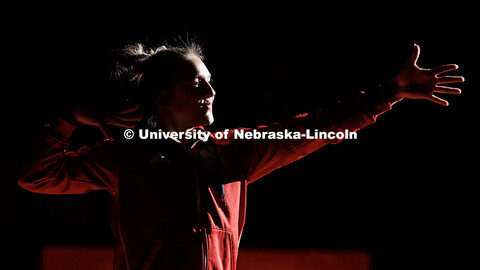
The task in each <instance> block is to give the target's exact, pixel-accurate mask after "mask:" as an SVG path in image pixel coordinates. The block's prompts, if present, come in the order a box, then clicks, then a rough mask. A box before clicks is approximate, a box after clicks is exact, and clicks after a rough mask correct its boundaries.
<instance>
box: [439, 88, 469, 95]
mask: <svg viewBox="0 0 480 270" xmlns="http://www.w3.org/2000/svg"><path fill="white" fill-rule="evenodd" d="M433 92H436V93H441V94H453V95H459V94H461V93H462V90H461V89H460V88H456V87H448V86H435V88H433Z"/></svg>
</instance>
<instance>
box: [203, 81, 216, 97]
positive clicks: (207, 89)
mask: <svg viewBox="0 0 480 270" xmlns="http://www.w3.org/2000/svg"><path fill="white" fill-rule="evenodd" d="M205 84H206V85H205V86H206V87H205V97H214V96H215V95H216V94H217V92H215V90H213V87H212V85H211V84H210V83H209V82H205Z"/></svg>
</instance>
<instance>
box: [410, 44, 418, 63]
mask: <svg viewBox="0 0 480 270" xmlns="http://www.w3.org/2000/svg"><path fill="white" fill-rule="evenodd" d="M419 56H420V46H418V45H417V44H413V52H412V55H411V56H410V60H409V61H408V62H409V63H410V64H411V65H412V66H416V65H417V60H418V57H419Z"/></svg>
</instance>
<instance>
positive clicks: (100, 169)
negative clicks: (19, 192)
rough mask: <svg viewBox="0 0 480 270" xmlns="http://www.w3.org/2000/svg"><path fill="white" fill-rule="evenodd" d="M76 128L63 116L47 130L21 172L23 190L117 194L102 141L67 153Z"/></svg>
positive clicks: (109, 162) (112, 173) (35, 145)
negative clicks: (71, 136)
mask: <svg viewBox="0 0 480 270" xmlns="http://www.w3.org/2000/svg"><path fill="white" fill-rule="evenodd" d="M75 128H76V125H73V124H71V123H70V122H68V121H66V120H64V119H63V118H60V117H58V118H57V119H56V120H55V121H54V122H53V123H52V125H50V126H49V127H46V128H45V130H44V131H43V132H42V134H40V137H39V138H38V141H37V142H36V143H35V144H34V146H33V148H32V149H31V152H30V154H29V156H28V157H27V159H26V160H25V162H24V164H23V166H22V168H21V170H20V171H19V177H18V183H19V185H20V186H21V187H23V188H24V189H26V190H28V191H31V192H35V193H46V194H82V193H87V192H89V191H91V190H108V191H109V192H110V193H111V194H115V190H116V187H115V183H116V180H115V179H116V175H115V173H114V172H113V170H112V168H113V166H112V164H111V161H110V160H109V159H108V158H107V155H106V154H105V153H106V151H105V145H104V143H103V142H98V143H97V144H95V145H93V146H83V147H81V148H79V149H78V150H77V151H67V150H66V149H67V147H68V146H69V142H70V135H71V134H72V133H73V131H74V130H75Z"/></svg>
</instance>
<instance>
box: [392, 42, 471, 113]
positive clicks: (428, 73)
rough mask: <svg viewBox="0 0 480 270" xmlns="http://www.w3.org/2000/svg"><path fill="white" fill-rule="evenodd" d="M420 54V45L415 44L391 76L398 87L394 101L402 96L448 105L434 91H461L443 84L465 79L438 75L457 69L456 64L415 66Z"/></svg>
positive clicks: (450, 92) (443, 92) (455, 93)
mask: <svg viewBox="0 0 480 270" xmlns="http://www.w3.org/2000/svg"><path fill="white" fill-rule="evenodd" d="M419 56H420V47H419V46H418V45H417V44H415V45H414V49H413V53H412V56H411V57H410V59H409V61H407V63H405V65H404V66H403V68H402V70H401V71H400V72H399V73H398V74H397V76H395V77H394V78H393V81H394V82H395V83H396V86H397V87H398V88H397V89H398V92H397V94H396V95H395V97H394V102H396V101H399V100H401V99H403V98H410V99H427V100H430V101H432V102H435V103H437V104H440V105H443V106H448V102H447V101H446V100H444V99H441V98H439V97H437V96H435V95H434V93H441V94H454V95H458V94H460V93H461V90H460V89H459V88H455V87H448V86H444V84H450V83H461V82H464V81H465V79H464V78H463V77H462V76H439V75H440V74H443V73H445V72H448V71H452V70H456V69H458V65H456V64H447V65H442V66H438V67H435V68H432V69H424V68H420V67H418V66H417V60H418V57H419Z"/></svg>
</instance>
